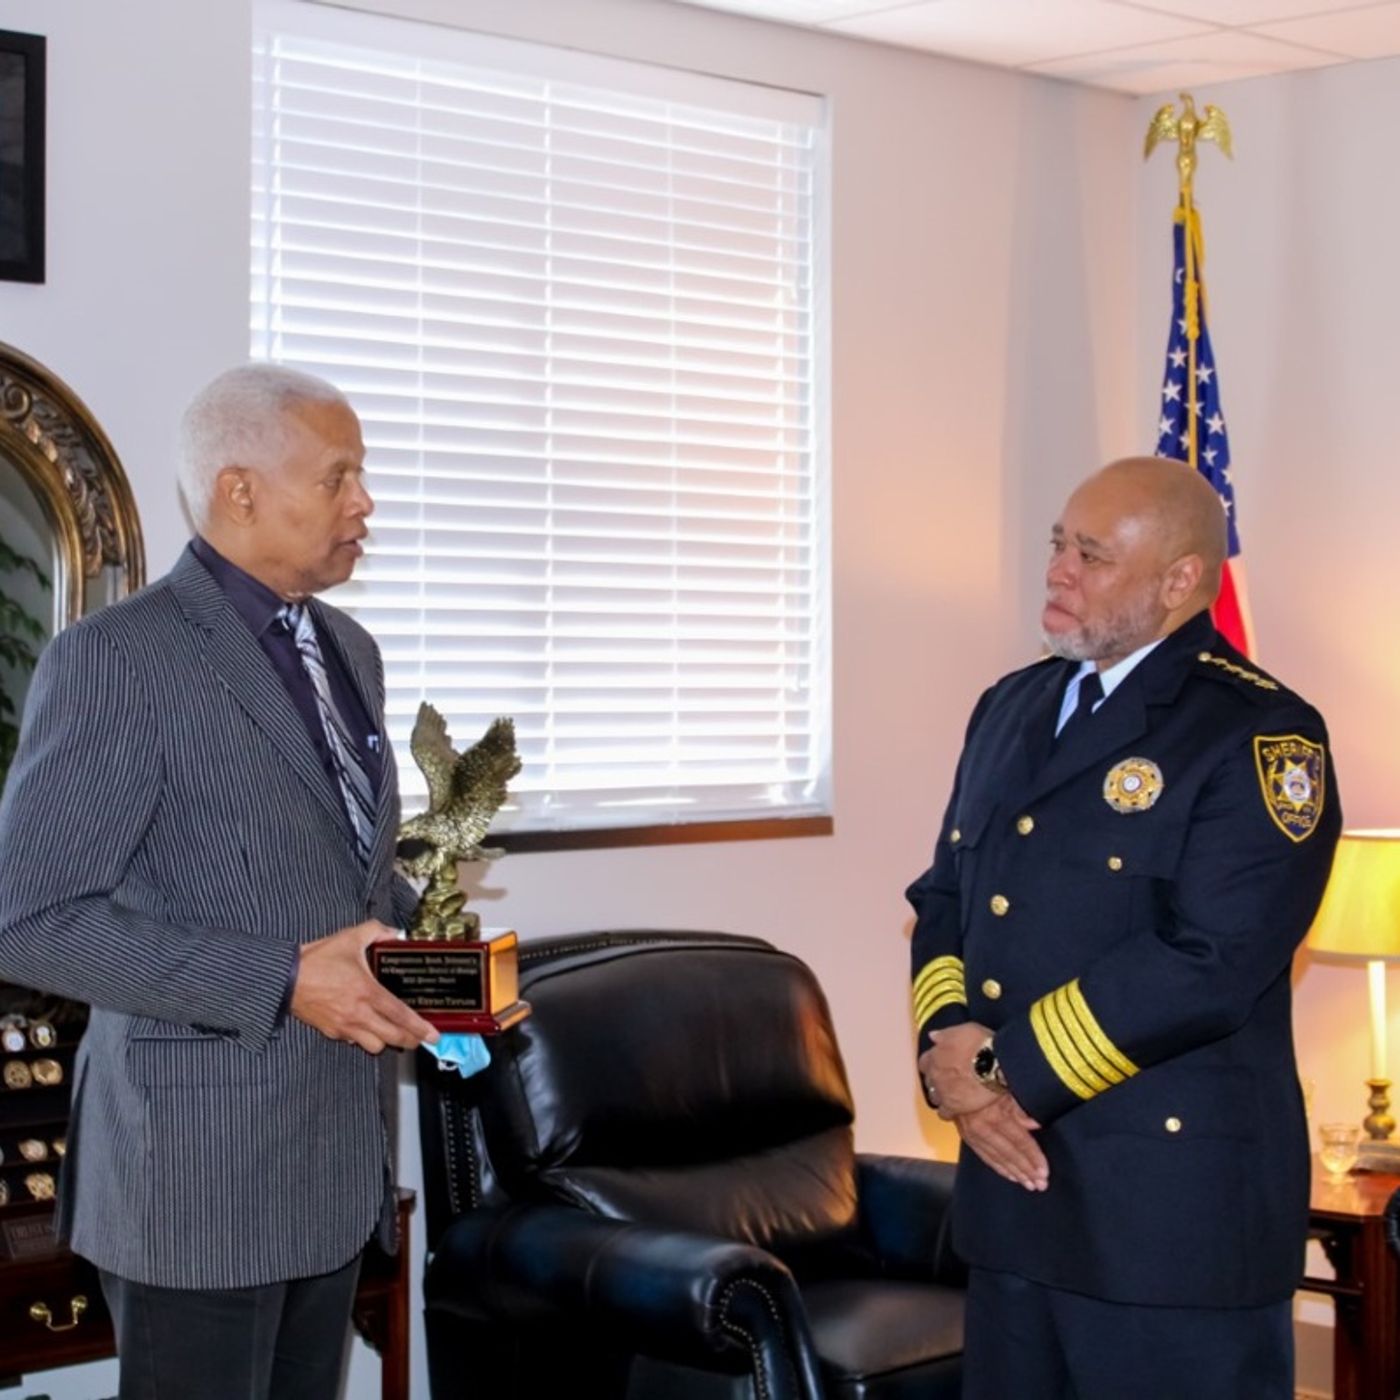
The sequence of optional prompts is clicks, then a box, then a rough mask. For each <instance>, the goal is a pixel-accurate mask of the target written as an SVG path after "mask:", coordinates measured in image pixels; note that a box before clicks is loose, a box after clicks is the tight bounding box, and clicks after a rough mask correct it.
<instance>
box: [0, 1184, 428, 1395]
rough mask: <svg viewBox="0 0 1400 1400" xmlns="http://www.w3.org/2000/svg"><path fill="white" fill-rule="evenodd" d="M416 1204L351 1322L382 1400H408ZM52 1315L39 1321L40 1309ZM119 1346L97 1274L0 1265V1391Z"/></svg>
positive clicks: (373, 1251) (52, 1263) (361, 1290)
mask: <svg viewBox="0 0 1400 1400" xmlns="http://www.w3.org/2000/svg"><path fill="white" fill-rule="evenodd" d="M416 1204H417V1197H416V1196H415V1194H414V1193H413V1192H412V1191H408V1190H404V1189H402V1188H401V1189H400V1190H399V1252H398V1253H397V1254H396V1255H392V1256H391V1255H387V1254H385V1253H383V1251H382V1250H380V1249H379V1248H378V1247H377V1246H376V1245H373V1244H372V1245H370V1247H369V1248H368V1249H367V1250H366V1251H365V1258H364V1264H363V1265H362V1267H361V1269H360V1282H359V1286H358V1287H357V1289H356V1290H355V1303H354V1308H353V1312H352V1317H353V1320H354V1323H355V1330H356V1331H357V1332H358V1333H359V1334H360V1335H361V1336H362V1337H363V1338H364V1339H365V1341H366V1342H368V1343H369V1344H370V1346H372V1347H373V1348H374V1349H375V1351H377V1352H378V1353H379V1356H380V1360H381V1365H382V1371H381V1380H380V1395H381V1396H382V1397H383V1400H408V1386H409V1348H408V1256H409V1217H410V1216H411V1215H412V1213H413V1208H414V1206H415V1205H416ZM40 1308H41V1309H44V1310H46V1311H42V1312H39V1314H38V1315H37V1316H36V1315H35V1310H36V1309H40ZM114 1350H115V1346H114V1343H113V1340H112V1324H111V1320H110V1319H109V1318H108V1316H107V1308H106V1305H105V1304H104V1303H103V1301H102V1290H101V1288H100V1287H99V1286H98V1282H97V1273H96V1271H95V1270H94V1269H93V1268H92V1266H91V1265H90V1264H88V1263H86V1262H85V1261H84V1260H82V1259H78V1258H77V1257H75V1256H74V1255H72V1254H70V1253H68V1251H67V1250H62V1251H60V1252H59V1253H58V1254H53V1255H49V1256H48V1257H47V1258H43V1259H38V1260H34V1261H32V1262H28V1263H24V1264H14V1263H6V1264H3V1265H0V1387H3V1386H6V1385H9V1384H14V1383H17V1382H18V1381H19V1379H20V1377H21V1376H22V1375H25V1374H27V1373H29V1372H34V1371H45V1370H52V1369H53V1368H55V1367H58V1366H72V1365H76V1364H77V1363H79V1362H83V1361H100V1360H102V1359H103V1358H104V1357H108V1356H111V1355H112V1353H113V1351H114Z"/></svg>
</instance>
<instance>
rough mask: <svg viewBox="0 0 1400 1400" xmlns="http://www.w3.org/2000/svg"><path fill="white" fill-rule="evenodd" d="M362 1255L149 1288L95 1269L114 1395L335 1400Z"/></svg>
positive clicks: (143, 1399) (126, 1399)
mask: <svg viewBox="0 0 1400 1400" xmlns="http://www.w3.org/2000/svg"><path fill="white" fill-rule="evenodd" d="M359 1272H360V1261H359V1260H358V1259H354V1260H352V1261H351V1262H350V1263H349V1264H347V1265H346V1266H345V1267H344V1268H343V1269H337V1270H336V1272H335V1273H333V1274H322V1275H320V1276H319V1277H317V1278H299V1279H291V1280H289V1281H288V1282H286V1283H268V1284H263V1285H262V1286H260V1287H257V1288H156V1287H154V1286H152V1285H150V1284H145V1283H132V1282H131V1281H130V1280H128V1279H123V1278H118V1277H117V1276H116V1275H115V1274H109V1273H106V1272H103V1273H102V1275H101V1277H102V1293H103V1296H104V1297H105V1298H106V1300H107V1307H108V1310H109V1311H110V1312H111V1314H112V1325H113V1328H114V1329H115V1331H116V1336H117V1359H118V1361H119V1362H120V1363H121V1391H120V1400H196V1397H197V1400H335V1397H336V1396H337V1395H339V1394H340V1383H341V1372H342V1370H343V1368H344V1361H345V1342H346V1333H347V1330H348V1327H349V1322H350V1306H351V1303H352V1301H353V1299H354V1296H355V1282H356V1280H357V1278H358V1277H359Z"/></svg>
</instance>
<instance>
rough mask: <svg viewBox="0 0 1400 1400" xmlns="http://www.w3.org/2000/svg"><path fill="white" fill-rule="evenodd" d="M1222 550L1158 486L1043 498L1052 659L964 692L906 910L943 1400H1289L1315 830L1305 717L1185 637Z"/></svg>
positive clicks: (1304, 1160) (1314, 748)
mask: <svg viewBox="0 0 1400 1400" xmlns="http://www.w3.org/2000/svg"><path fill="white" fill-rule="evenodd" d="M1225 549H1226V530H1225V518H1224V513H1223V511H1222V510H1221V506H1220V501H1219V498H1218V497H1217V496H1216V494H1215V492H1214V491H1213V490H1212V489H1211V487H1210V486H1209V484H1208V483H1207V482H1206V481H1205V480H1204V479H1203V478H1202V477H1201V476H1200V475H1199V474H1198V473H1197V472H1194V471H1192V470H1191V469H1190V468H1189V467H1187V466H1186V465H1184V464H1183V463H1180V462H1171V461H1164V460H1161V459H1157V458H1141V459H1138V458H1135V459H1129V460H1125V461H1121V462H1115V463H1113V464H1112V465H1111V466H1109V467H1106V468H1105V469H1104V470H1103V471H1101V472H1099V473H1098V474H1097V475H1095V476H1092V477H1090V478H1089V479H1088V480H1087V481H1086V482H1085V483H1084V484H1083V485H1082V486H1080V487H1079V489H1078V490H1076V491H1075V492H1074V494H1073V495H1072V496H1071V497H1070V499H1069V502H1068V504H1067V505H1066V507H1065V509H1064V512H1063V513H1062V515H1061V517H1060V520H1059V522H1058V523H1057V524H1056V525H1055V527H1054V531H1053V537H1052V543H1051V561H1050V566H1049V569H1048V571H1047V575H1046V595H1047V596H1046V603H1045V611H1044V615H1043V619H1042V623H1043V629H1044V634H1045V639H1046V642H1047V644H1048V646H1049V648H1050V650H1051V652H1052V653H1053V655H1052V656H1051V657H1050V658H1048V659H1046V660H1044V661H1041V662H1039V663H1038V664H1036V665H1034V666H1029V667H1027V668H1026V669H1024V670H1021V671H1017V672H1015V673H1013V674H1012V675H1010V676H1007V677H1006V678H1005V679H1004V680H1001V681H999V682H998V683H997V684H996V685H994V686H993V687H992V688H991V689H990V690H988V691H987V692H986V693H985V694H984V695H983V696H982V698H981V700H980V702H979V703H978V705H977V708H976V710H975V711H974V713H973V716H972V721H971V723H970V725H969V727H968V732H967V741H966V745H965V747H964V750H963V754H962V758H961V760H960V762H959V764H958V771H957V777H956V781H955V784H954V788H953V795H952V800H951V802H950V803H949V805H948V810H947V815H946V816H945V818H944V821H943V827H942V830H941V832H940V834H939V838H938V845H937V849H936V851H935V854H934V861H933V865H932V867H931V868H930V869H929V870H928V871H927V872H925V873H924V874H923V875H922V876H920V877H919V879H918V880H916V881H915V882H914V884H913V885H911V886H910V888H909V891H908V896H909V899H910V902H911V903H912V904H913V906H914V909H915V911H916V914H917V920H916V924H915V929H914V937H913V971H914V1009H915V1019H916V1022H917V1024H918V1028H919V1048H920V1051H921V1052H922V1053H921V1054H920V1055H919V1070H920V1073H921V1074H922V1076H923V1081H924V1086H925V1092H926V1095H927V1096H928V1099H929V1101H930V1103H931V1104H932V1105H933V1106H934V1107H935V1108H937V1109H938V1110H939V1112H940V1113H941V1114H942V1115H943V1116H944V1117H946V1118H950V1119H951V1120H952V1121H953V1122H954V1123H955V1124H956V1126H957V1128H958V1131H959V1133H960V1135H961V1137H962V1140H963V1143H964V1145H965V1150H964V1151H963V1153H962V1156H961V1160H960V1162H959V1166H958V1179H957V1190H956V1192H955V1195H954V1241H955V1243H956V1246H957V1248H958V1250H959V1251H960V1253H961V1254H962V1255H963V1256H964V1257H965V1258H966V1260H967V1261H968V1263H969V1265H970V1266H971V1271H972V1272H971V1281H970V1286H969V1293H968V1312H967V1342H966V1357H965V1381H964V1392H963V1394H964V1396H965V1398H966V1400H1060V1398H1061V1397H1066V1398H1068V1397H1073V1400H1292V1395H1293V1344H1292V1328H1291V1309H1290V1302H1289V1300H1290V1297H1291V1295H1292V1293H1293V1291H1294V1289H1295V1288H1296V1287H1297V1284H1298V1281H1299V1278H1300V1276H1301V1273H1302V1263H1303V1245H1304V1239H1305V1235H1306V1228H1307V1213H1308V1169H1309V1168H1308V1143H1307V1131H1306V1125H1305V1120H1304V1113H1303V1104H1302V1098H1301V1095H1300V1093H1299V1088H1298V1078H1297V1071H1296V1068H1295V1066H1294V1058H1293V1042H1292V1030H1291V1023H1290V995H1289V969H1290V963H1291V961H1292V957H1293V952H1294V949H1295V948H1296V947H1297V945H1298V943H1299V942H1300V940H1301V939H1302V937H1303V935H1304V934H1305V933H1306V931H1307V929H1308V926H1309V924H1310V922H1311V920H1312V917H1313V914H1314V913H1315V911H1316V909H1317V905H1318V903H1319V901H1320V900H1321V898H1322V892H1323V887H1324V886H1325V884H1326V882H1327V875H1328V871H1329V869H1330V867H1331V863H1332V852H1333V848H1334V846H1335V844H1336V840H1337V836H1338V833H1339V831H1340V828H1341V810H1340V805H1339V803H1338V800H1337V791H1336V781H1335V777H1334V775H1333V770H1332V765H1331V761H1330V759H1329V757H1328V752H1327V733H1326V728H1325V726H1324V725H1323V722H1322V718H1321V716H1320V715H1319V714H1318V713H1317V711H1316V710H1314V709H1313V708H1312V707H1311V706H1310V705H1308V704H1307V703H1306V702H1305V701H1303V700H1301V699H1300V698H1299V697H1298V696H1296V695H1294V694H1293V693H1292V692H1291V691H1289V690H1288V689H1287V688H1286V687H1284V686H1283V685H1282V684H1281V683H1280V682H1278V681H1276V680H1273V679H1272V678H1270V677H1268V676H1266V675H1264V674H1263V673H1262V672H1260V671H1258V670H1257V669H1255V668H1254V667H1252V666H1251V665H1250V663H1249V662H1248V660H1247V659H1246V658H1245V657H1243V656H1242V655H1241V654H1240V653H1238V652H1237V651H1235V650H1234V649H1233V648H1231V647H1230V646H1229V645H1227V644H1226V643H1225V642H1224V641H1222V639H1221V638H1220V636H1219V635H1218V634H1217V633H1216V631H1215V629H1214V627H1213V626H1212V624H1211V620H1210V613H1209V607H1210V604H1211V602H1212V601H1213V600H1214V598H1215V595H1216V592H1217V591H1218V588H1219V583H1220V571H1221V565H1222V562H1223V560H1224V557H1225Z"/></svg>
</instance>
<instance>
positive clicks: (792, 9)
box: [680, 0, 895, 24]
mask: <svg viewBox="0 0 1400 1400" xmlns="http://www.w3.org/2000/svg"><path fill="white" fill-rule="evenodd" d="M680 3H681V4H684V5H698V6H700V7H702V8H704V9H707V10H732V11H734V12H735V13H737V14H742V15H752V16H754V18H756V19H776V20H781V21H782V22H783V23H785V24H823V23H825V22H826V21H827V20H832V19H843V18H845V17H846V16H847V15H858V14H861V13H863V12H865V11H868V10H879V9H885V8H888V6H889V5H890V4H892V3H895V0H680Z"/></svg>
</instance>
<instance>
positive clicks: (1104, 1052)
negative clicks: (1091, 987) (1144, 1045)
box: [1062, 977, 1138, 1084]
mask: <svg viewBox="0 0 1400 1400" xmlns="http://www.w3.org/2000/svg"><path fill="white" fill-rule="evenodd" d="M1062 990H1063V991H1064V992H1065V996H1066V999H1067V1000H1068V1001H1069V1005H1070V1010H1071V1011H1073V1013H1074V1018H1075V1020H1076V1021H1078V1023H1079V1026H1080V1028H1081V1030H1082V1032H1083V1034H1084V1035H1085V1036H1086V1037H1087V1038H1088V1041H1089V1044H1090V1045H1091V1046H1092V1047H1093V1049H1094V1050H1095V1051H1097V1052H1098V1057H1097V1058H1096V1059H1095V1064H1098V1065H1101V1066H1103V1067H1104V1070H1105V1073H1109V1072H1110V1071H1111V1070H1117V1071H1118V1074H1117V1077H1115V1078H1113V1082H1114V1083H1115V1084H1120V1083H1122V1081H1123V1080H1124V1079H1131V1078H1132V1076H1133V1075H1135V1074H1136V1073H1137V1072H1138V1067H1137V1066H1136V1065H1135V1064H1134V1063H1133V1062H1132V1061H1131V1060H1130V1059H1129V1058H1128V1057H1127V1056H1126V1055H1125V1054H1124V1053H1123V1052H1122V1051H1121V1050H1120V1049H1119V1048H1118V1047H1117V1046H1116V1045H1115V1044H1114V1043H1113V1042H1112V1041H1111V1040H1110V1039H1109V1038H1108V1037H1107V1036H1106V1035H1105V1034H1104V1032H1103V1027H1102V1026H1101V1025H1099V1023H1098V1020H1097V1019H1096V1018H1095V1016H1094V1013H1093V1012H1092V1011H1090V1010H1089V1003H1088V1002H1087V1001H1085V1000H1084V993H1083V992H1082V991H1080V989H1079V978H1077V977H1076V978H1075V979H1074V981H1073V982H1071V983H1070V984H1069V986H1068V987H1066V988H1063V989H1062ZM1109 1077H1113V1076H1112V1075H1111V1074H1110V1075H1109Z"/></svg>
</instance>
